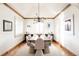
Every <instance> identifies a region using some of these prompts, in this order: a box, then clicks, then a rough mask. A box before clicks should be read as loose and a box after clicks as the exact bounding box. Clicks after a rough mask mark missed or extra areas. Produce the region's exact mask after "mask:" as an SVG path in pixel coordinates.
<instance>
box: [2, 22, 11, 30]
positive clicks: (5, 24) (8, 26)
mask: <svg viewBox="0 0 79 59" xmlns="http://www.w3.org/2000/svg"><path fill="white" fill-rule="evenodd" d="M3 31H12V22H11V21H7V20H3Z"/></svg>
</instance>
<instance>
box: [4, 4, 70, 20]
mask: <svg viewBox="0 0 79 59" xmlns="http://www.w3.org/2000/svg"><path fill="white" fill-rule="evenodd" d="M3 4H4V5H5V6H6V7H8V8H9V9H11V10H12V11H14V12H15V13H16V14H17V15H19V16H20V17H21V18H23V19H38V17H24V16H23V15H22V14H21V13H19V12H18V11H17V10H16V9H14V8H13V7H11V6H10V5H9V4H7V3H3ZM70 6H71V4H68V5H67V6H66V7H64V8H63V9H62V10H61V11H60V12H59V13H58V14H57V15H56V16H54V17H40V19H55V18H57V17H58V16H59V15H60V14H61V13H62V12H63V11H65V10H66V9H67V8H69V7H70Z"/></svg>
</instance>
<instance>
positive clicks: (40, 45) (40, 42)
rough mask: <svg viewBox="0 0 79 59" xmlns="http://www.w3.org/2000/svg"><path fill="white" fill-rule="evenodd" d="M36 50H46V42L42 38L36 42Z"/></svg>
mask: <svg viewBox="0 0 79 59" xmlns="http://www.w3.org/2000/svg"><path fill="white" fill-rule="evenodd" d="M35 49H44V40H43V39H42V38H38V39H37V40H36V41H35Z"/></svg>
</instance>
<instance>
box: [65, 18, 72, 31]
mask: <svg viewBox="0 0 79 59" xmlns="http://www.w3.org/2000/svg"><path fill="white" fill-rule="evenodd" d="M65 31H71V19H68V20H65Z"/></svg>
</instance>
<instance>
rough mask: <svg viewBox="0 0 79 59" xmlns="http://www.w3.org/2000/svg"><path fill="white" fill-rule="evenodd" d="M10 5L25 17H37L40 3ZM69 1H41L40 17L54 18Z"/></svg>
mask: <svg viewBox="0 0 79 59" xmlns="http://www.w3.org/2000/svg"><path fill="white" fill-rule="evenodd" d="M8 5H9V6H10V7H12V8H13V9H14V10H16V11H17V12H18V13H19V14H21V15H22V16H23V17H24V18H34V17H37V16H36V13H38V4H37V3H8ZM67 5H68V3H40V4H39V10H40V12H39V17H49V18H53V17H55V16H56V15H57V14H58V13H60V12H61V11H62V10H63V9H64V8H65V7H66V6H67Z"/></svg>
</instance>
